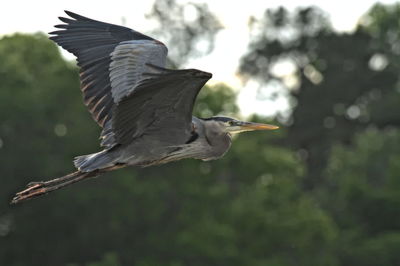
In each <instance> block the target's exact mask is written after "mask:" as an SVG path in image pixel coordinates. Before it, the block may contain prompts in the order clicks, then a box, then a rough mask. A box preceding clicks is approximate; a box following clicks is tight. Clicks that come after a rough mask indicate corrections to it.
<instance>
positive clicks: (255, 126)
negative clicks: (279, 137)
mask: <svg viewBox="0 0 400 266" xmlns="http://www.w3.org/2000/svg"><path fill="white" fill-rule="evenodd" d="M278 128H279V127H278V126H275V125H269V124H261V123H252V122H241V121H238V122H237V123H235V125H232V126H230V127H228V128H227V131H228V132H230V133H240V132H244V131H254V130H274V129H278Z"/></svg>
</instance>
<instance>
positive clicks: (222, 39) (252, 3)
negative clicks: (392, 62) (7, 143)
mask: <svg viewBox="0 0 400 266" xmlns="http://www.w3.org/2000/svg"><path fill="white" fill-rule="evenodd" d="M153 2H154V1H153V0H149V1H143V0H141V1H139V0H130V1H127V0H113V1H82V0H68V1H65V0H61V1H55V0H53V1H48V0H35V1H29V0H26V1H21V0H9V1H7V4H3V5H2V8H1V11H2V12H1V14H0V35H4V34H12V33H14V32H25V33H33V32H37V31H43V32H49V31H52V30H53V25H55V24H57V23H58V20H57V17H58V16H61V15H63V10H70V11H73V12H75V13H78V14H81V15H84V16H87V17H91V18H94V19H97V20H102V21H106V22H110V23H114V24H120V23H122V21H123V20H124V23H125V25H126V26H128V27H130V28H134V29H135V30H137V31H150V30H151V29H152V28H153V27H154V24H152V22H151V21H149V20H147V19H146V18H145V14H147V13H149V11H150V9H151V7H152V4H153ZM178 2H188V1H183V0H182V1H179V0H178ZM190 2H206V3H208V5H209V8H210V10H211V11H212V12H213V13H214V14H216V16H217V17H218V18H219V20H220V21H221V23H222V24H223V26H224V30H222V31H221V32H220V33H219V35H218V36H217V39H216V45H215V47H216V48H215V50H214V52H213V53H212V54H210V55H209V56H207V57H205V58H202V59H199V60H193V61H191V62H190V63H189V65H188V66H187V67H191V68H198V69H203V70H206V71H209V72H212V73H213V74H214V75H213V80H214V81H216V82H218V81H222V82H226V83H228V84H229V85H231V86H233V87H235V88H238V89H240V88H241V87H242V86H243V85H242V84H241V83H240V81H239V80H238V79H237V78H236V77H235V72H236V70H237V67H238V63H239V59H240V56H241V55H243V54H244V53H245V52H246V49H247V44H248V42H249V39H248V28H247V26H248V19H249V17H250V16H256V17H260V16H261V15H262V14H263V12H264V11H265V10H266V9H267V8H273V7H278V6H284V7H286V8H288V9H294V8H296V7H299V6H310V5H313V6H318V7H320V8H321V9H322V10H324V11H326V12H327V13H328V14H329V17H330V19H331V22H332V25H333V27H334V28H335V29H336V30H338V31H351V30H353V29H354V28H355V25H356V24H357V21H358V19H359V18H360V17H361V16H362V15H363V14H365V13H366V12H367V11H368V9H369V8H370V7H371V6H372V5H373V4H374V3H376V2H377V1H374V0H360V1H350V0H346V1H344V0H336V1H332V0H320V1H317V0H304V1H296V0H245V1H233V0H203V1H200V0H199V1H196V0H192V1H190ZM379 2H381V3H385V4H388V3H394V2H397V1H393V0H384V1H379ZM228 45H229V53H227V50H226V47H227V46H228ZM256 87H257V86H256V84H254V83H253V84H252V83H249V84H247V86H246V87H245V88H243V89H241V94H240V97H239V104H240V107H241V110H242V113H243V114H244V115H248V114H250V113H252V112H258V113H262V114H267V115H268V114H272V113H273V112H275V111H276V110H279V109H283V108H285V102H284V101H282V100H281V101H277V102H275V103H269V104H268V106H267V107H266V104H265V103H263V102H259V101H255V100H254V99H255V97H256V90H257V88H256Z"/></svg>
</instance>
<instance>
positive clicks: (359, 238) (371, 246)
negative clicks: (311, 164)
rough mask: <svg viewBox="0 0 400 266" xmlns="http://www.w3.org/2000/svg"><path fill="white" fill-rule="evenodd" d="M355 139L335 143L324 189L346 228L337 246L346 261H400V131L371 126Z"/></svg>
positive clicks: (331, 205) (387, 263)
mask: <svg viewBox="0 0 400 266" xmlns="http://www.w3.org/2000/svg"><path fill="white" fill-rule="evenodd" d="M354 143H355V145H354V147H345V146H342V145H337V146H335V148H334V149H333V152H332V155H331V156H332V158H331V160H330V163H329V165H328V167H327V169H326V172H327V177H328V178H329V184H328V186H327V187H325V188H323V189H321V191H320V193H321V194H322V196H321V198H323V199H324V202H325V205H326V208H327V209H329V210H330V212H331V213H332V215H333V216H334V218H335V220H336V222H337V223H338V226H340V228H342V232H341V234H340V241H339V242H340V243H342V244H344V245H343V246H340V247H339V249H340V250H341V254H343V257H344V261H345V262H346V263H347V264H348V265H354V264H355V263H357V264H359V265H378V264H379V265H380V264H382V265H398V259H399V254H398V247H399V244H400V233H399V231H400V214H399V212H398V209H399V205H400V193H399V191H400V180H399V172H400V167H399V166H400V165H399V161H400V144H399V143H400V131H399V130H394V129H392V130H387V131H378V130H367V131H366V132H364V133H362V134H359V135H357V136H356V137H355V141H354ZM332 194H333V195H335V197H330V196H329V195H332Z"/></svg>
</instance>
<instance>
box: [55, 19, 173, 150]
mask: <svg viewBox="0 0 400 266" xmlns="http://www.w3.org/2000/svg"><path fill="white" fill-rule="evenodd" d="M65 12H66V14H67V15H68V16H69V17H70V18H64V17H60V18H59V19H60V20H61V21H62V22H64V23H65V24H61V25H56V26H55V27H56V28H60V30H58V31H54V32H51V33H50V34H51V35H53V36H51V37H50V39H51V40H53V41H55V42H56V43H57V44H58V45H60V46H61V47H63V48H64V49H66V50H67V51H69V52H71V53H73V54H74V55H75V56H76V57H77V61H78V66H79V67H80V80H81V90H82V92H83V98H84V103H85V104H86V105H87V106H88V108H89V111H90V112H91V114H92V116H93V118H94V119H95V120H96V122H97V123H98V124H99V125H100V126H102V127H104V129H103V132H102V138H103V142H102V145H103V146H110V145H112V143H113V139H112V136H111V135H110V120H111V117H112V112H111V109H112V106H113V105H114V104H115V103H116V102H118V101H120V99H121V98H123V97H124V96H126V95H128V94H129V93H130V92H131V91H132V90H134V88H135V86H136V85H137V84H138V82H139V81H140V80H141V79H142V73H143V72H145V71H147V72H148V71H149V70H147V69H146V65H145V64H146V63H152V64H155V65H158V66H164V65H165V59H166V56H167V48H166V47H165V45H163V44H162V43H161V42H159V41H156V40H154V39H153V38H151V37H149V36H146V35H144V34H141V33H139V32H137V31H134V30H132V29H129V28H126V27H122V26H117V25H113V24H108V23H104V22H100V21H96V20H93V19H90V18H86V17H83V16H80V15H77V14H75V13H72V12H69V11H65Z"/></svg>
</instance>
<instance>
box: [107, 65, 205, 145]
mask: <svg viewBox="0 0 400 266" xmlns="http://www.w3.org/2000/svg"><path fill="white" fill-rule="evenodd" d="M150 67H151V69H152V70H153V71H152V73H145V76H146V78H145V79H143V80H142V81H141V82H140V84H139V85H138V86H137V87H136V88H135V90H134V91H132V93H130V94H129V95H128V96H126V97H124V98H123V99H122V100H121V101H120V102H119V103H118V104H116V105H115V106H114V107H113V120H112V131H113V134H114V138H115V140H116V142H118V143H120V144H129V143H131V142H132V141H134V140H137V139H140V138H141V137H142V136H146V138H147V140H149V139H152V138H153V139H154V141H156V142H157V143H160V142H161V143H164V144H165V145H171V146H173V145H180V144H184V143H185V142H186V141H187V140H189V138H190V136H191V121H192V111H193V105H194V102H195V100H196V96H197V94H198V93H199V91H200V89H201V88H202V87H203V86H204V84H205V83H206V82H207V81H208V80H209V79H210V78H211V76H212V75H211V74H210V73H207V72H203V71H200V70H196V69H185V70H170V69H165V68H160V67H156V66H150Z"/></svg>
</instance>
